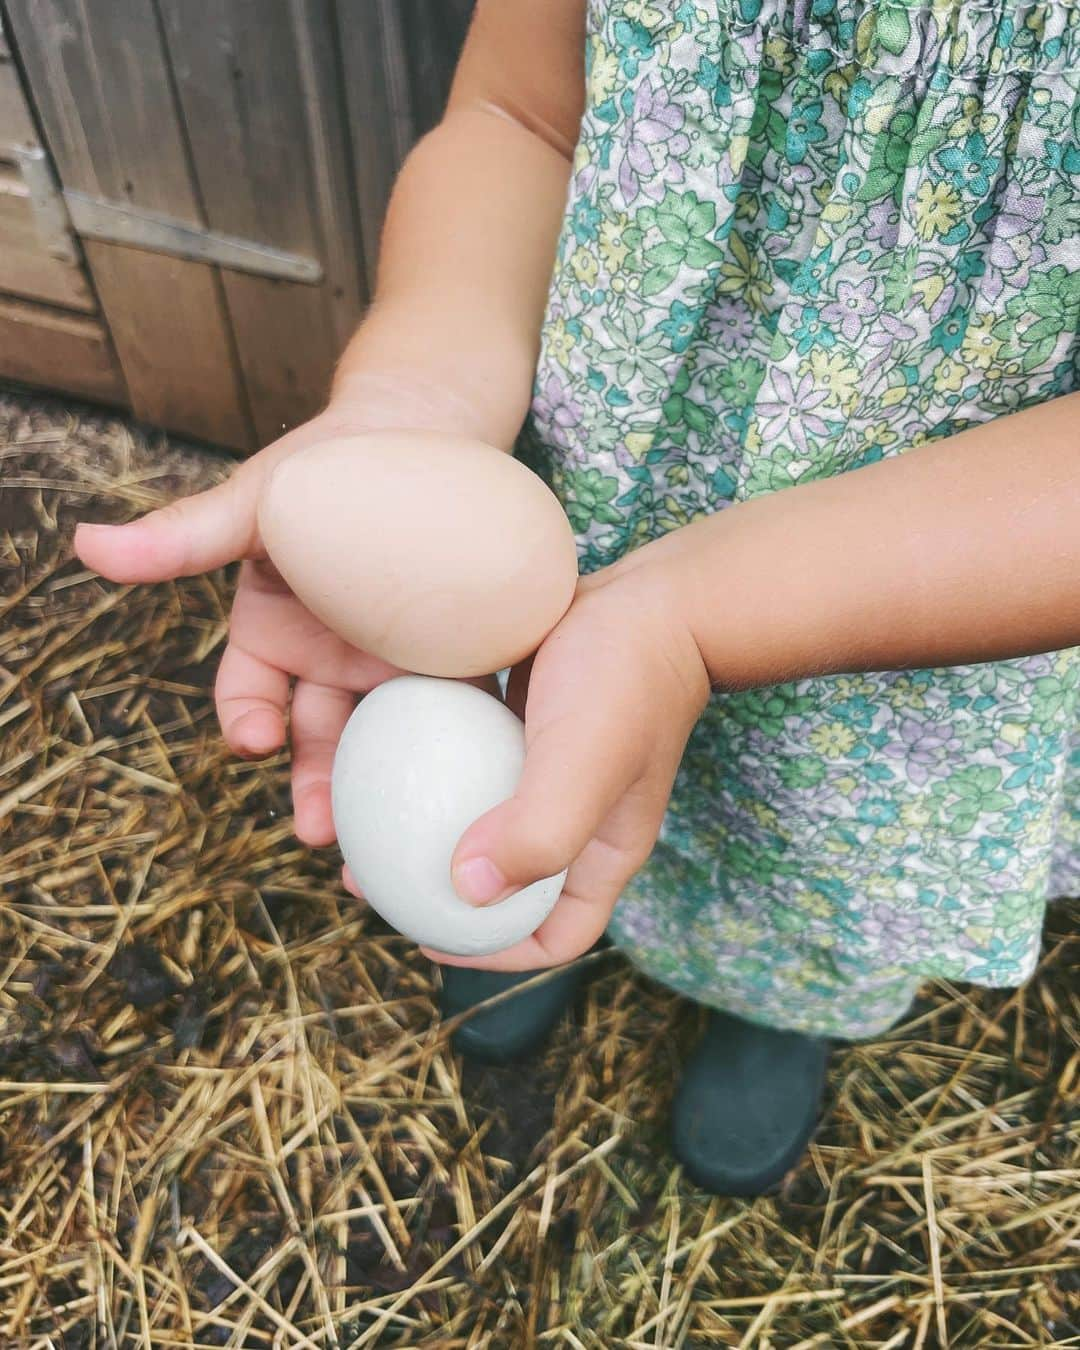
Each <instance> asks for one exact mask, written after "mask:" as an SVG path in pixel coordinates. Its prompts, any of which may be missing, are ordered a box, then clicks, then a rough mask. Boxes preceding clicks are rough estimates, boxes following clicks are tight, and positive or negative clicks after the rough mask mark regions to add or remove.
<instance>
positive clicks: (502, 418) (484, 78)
mask: <svg viewBox="0 0 1080 1350" xmlns="http://www.w3.org/2000/svg"><path fill="white" fill-rule="evenodd" d="M584 8H585V6H584V0H484V2H483V3H481V4H480V5H479V7H478V10H477V13H476V17H475V19H474V21H473V25H472V28H471V30H470V33H469V37H468V40H467V42H466V45H465V49H464V51H463V53H462V57H461V61H460V63H459V66H458V70H457V73H456V75H455V78H454V85H453V88H452V90H451V94H450V100H449V105H448V107H447V112H446V116H445V117H444V119H443V121H442V123H441V124H440V125H439V127H437V128H436V130H435V131H433V132H432V133H430V134H429V135H428V136H427V137H426V138H425V139H424V140H422V141H421V142H420V143H419V145H418V146H417V147H416V148H415V149H414V150H413V152H412V154H411V155H410V156H409V159H408V161H407V162H406V164H405V166H404V168H403V170H402V172H401V174H400V176H399V178H398V181H397V183H396V185H395V187H394V193H393V198H392V200H391V203H390V207H389V210H388V212H387V218H386V228H385V231H384V237H383V240H382V251H381V256H380V260H379V269H378V282H377V286H376V303H375V305H374V308H373V309H372V311H371V313H370V314H369V316H368V319H367V321H366V322H365V323H364V325H363V327H362V328H361V329H360V332H359V333H358V334H357V336H356V338H355V339H354V340H353V342H352V344H351V345H350V347H349V349H348V351H347V352H346V354H345V356H344V358H343V360H342V363H341V366H340V368H339V371H338V375H337V378H336V380H335V382H334V390H333V398H334V399H335V400H341V399H346V400H349V399H350V398H352V397H353V396H354V393H353V391H354V390H355V397H356V398H357V399H363V398H364V397H365V391H366V389H367V388H368V387H370V382H371V379H372V376H373V375H375V376H376V377H377V378H379V379H385V380H390V381H396V382H397V383H398V384H399V385H400V386H401V387H402V388H403V389H404V391H405V393H406V395H408V392H409V391H410V390H414V389H417V388H420V389H423V388H425V387H426V388H434V389H437V390H438V391H439V397H440V402H441V401H442V399H443V398H445V396H446V394H447V392H449V393H450V397H451V399H452V401H453V402H454V403H455V404H456V405H457V406H458V407H459V408H460V409H461V410H462V421H461V423H460V427H459V429H461V430H464V431H467V432H468V433H469V434H471V435H474V436H477V437H478V438H479V439H481V440H486V441H488V442H489V443H491V444H493V445H498V446H501V447H503V448H505V449H509V447H510V446H511V444H512V442H513V440H514V438H515V437H516V435H517V432H518V429H519V428H520V426H521V422H522V420H523V418H524V416H525V413H526V411H527V409H528V404H529V398H530V395H531V392H532V382H533V376H534V373H535V370H536V360H537V356H538V352H539V335H540V323H541V319H542V317H543V311H544V304H545V301H546V298H547V291H548V285H549V282H550V279H551V270H552V264H553V260H554V256H555V243H556V239H557V237H558V232H559V228H560V225H561V222H562V218H563V213H564V209H565V204H566V191H567V182H568V179H569V175H570V163H571V159H572V156H573V152H574V146H575V143H576V141H577V135H578V125H579V123H580V120H581V113H582V107H583V101H584V78H585V76H584V66H583V62H584V46H585V36H584ZM408 412H409V409H408V407H406V408H405V409H403V415H405V418H406V421H407V417H408ZM440 418H441V419H444V413H443V411H442V409H440ZM441 429H445V430H453V429H455V428H454V427H445V426H441Z"/></svg>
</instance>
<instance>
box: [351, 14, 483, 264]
mask: <svg viewBox="0 0 1080 1350" xmlns="http://www.w3.org/2000/svg"><path fill="white" fill-rule="evenodd" d="M471 12H472V0H365V2H364V3H363V4H356V3H354V0H337V20H338V31H339V33H340V44H341V60H342V65H343V67H344V71H345V93H346V102H347V106H348V113H349V126H350V131H351V139H352V148H353V172H354V175H355V178H356V195H357V202H358V205H359V211H360V229H361V234H362V237H363V244H364V260H365V265H366V268H367V275H368V281H369V285H370V284H371V282H372V280H373V279H374V275H375V266H376V262H377V257H378V243H379V234H380V232H381V230H382V222H383V215H384V213H385V210H386V203H387V200H388V198H389V196H390V189H391V187H392V185H393V181H394V178H395V177H396V175H397V171H398V169H399V168H400V167H401V162H402V160H403V159H404V158H405V156H406V155H407V154H408V152H409V150H410V148H411V147H412V145H413V144H414V143H415V141H416V140H417V138H418V137H419V136H421V135H423V133H424V132H425V131H428V130H430V128H431V127H432V126H434V125H435V123H436V122H437V121H438V120H439V117H440V116H441V115H442V110H443V107H444V105H445V102H446V95H447V93H448V92H449V89H450V81H451V78H452V76H453V72H454V66H455V65H456V63H457V57H458V52H459V50H460V47H461V42H462V40H463V39H464V36H465V30H466V28H467V26H468V19H469V15H470V14H471Z"/></svg>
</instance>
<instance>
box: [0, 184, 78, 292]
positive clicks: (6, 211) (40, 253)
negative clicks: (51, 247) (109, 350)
mask: <svg viewBox="0 0 1080 1350" xmlns="http://www.w3.org/2000/svg"><path fill="white" fill-rule="evenodd" d="M0 291H9V292H11V293H12V294H14V295H21V296H25V297H26V298H28V299H31V300H44V301H47V302H48V303H49V304H51V305H64V306H65V307H67V308H68V309H79V310H84V311H86V312H88V313H90V312H93V311H94V310H95V309H96V308H97V304H96V302H95V300H94V297H93V295H92V294H91V291H90V287H89V286H88V285H87V284H86V278H85V276H84V275H83V272H82V269H81V268H80V267H73V266H72V265H71V264H70V263H66V262H61V261H60V260H59V259H58V258H54V257H53V256H52V254H51V253H49V251H48V249H47V248H46V247H45V245H44V244H43V243H42V241H41V236H40V234H39V232H38V228H37V221H36V219H35V216H34V211H33V208H32V207H31V205H30V193H29V191H28V189H27V187H26V184H25V183H24V182H23V181H22V178H21V176H20V175H19V173H18V171H17V170H16V169H14V168H8V167H6V166H2V165H0Z"/></svg>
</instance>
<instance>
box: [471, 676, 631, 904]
mask: <svg viewBox="0 0 1080 1350" xmlns="http://www.w3.org/2000/svg"><path fill="white" fill-rule="evenodd" d="M612 731H613V728H612V726H611V725H610V716H609V715H608V713H607V711H606V710H605V709H603V707H602V705H601V704H600V702H599V701H597V703H596V705H595V706H594V707H593V708H590V709H582V710H581V714H580V715H579V716H575V717H574V718H572V719H571V718H562V719H558V720H555V721H552V722H551V723H550V724H549V725H548V726H547V727H545V728H544V729H543V730H542V731H541V732H540V733H539V734H537V735H535V736H534V738H533V739H532V742H531V744H530V746H529V750H528V753H527V755H526V759H525V769H524V772H523V774H522V777H521V782H520V783H519V785H518V790H517V792H516V793H515V794H514V796H513V797H511V798H509V799H508V800H507V801H505V802H502V803H500V805H498V806H496V807H494V808H493V809H492V810H491V811H489V812H488V813H487V814H486V815H484V816H481V817H480V819H479V820H478V821H476V823H475V824H473V825H471V826H470V827H469V829H468V830H466V832H465V834H464V835H463V836H462V838H461V841H460V842H459V844H458V846H457V849H456V850H455V852H454V858H453V863H452V866H451V874H452V877H453V882H454V889H455V890H456V891H457V893H458V894H459V895H460V896H461V898H462V899H463V900H468V901H469V902H470V903H471V904H474V905H488V904H493V903H495V902H496V901H498V900H502V899H505V897H506V896H508V895H511V894H513V892H514V891H518V890H520V889H521V888H522V887H523V886H528V885H530V884H531V883H532V882H534V881H539V880H540V879H541V878H542V877H550V876H555V875H557V874H558V873H559V872H562V871H564V870H565V869H566V868H568V867H569V866H570V865H571V863H573V862H574V860H575V859H576V858H577V857H578V856H579V854H581V853H582V852H583V851H584V849H585V847H586V846H587V845H588V843H589V842H590V840H592V838H593V837H594V835H595V834H596V833H597V831H598V830H599V829H600V826H601V825H602V824H603V821H604V819H605V817H606V816H607V815H608V813H609V812H610V811H611V809H612V807H614V805H615V804H616V802H618V800H619V799H620V797H622V795H623V793H624V792H625V791H626V790H627V789H628V787H630V785H631V784H632V783H633V782H634V780H635V778H636V769H637V766H636V763H635V762H634V754H635V751H634V747H633V737H630V736H627V735H626V734H625V729H624V732H623V734H622V735H621V736H618V737H614V736H613V735H612Z"/></svg>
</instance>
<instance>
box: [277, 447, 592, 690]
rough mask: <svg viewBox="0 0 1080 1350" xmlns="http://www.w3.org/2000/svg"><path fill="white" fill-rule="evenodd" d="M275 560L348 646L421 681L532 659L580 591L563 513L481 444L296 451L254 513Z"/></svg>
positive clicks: (536, 482) (506, 458) (520, 471)
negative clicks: (413, 673)
mask: <svg viewBox="0 0 1080 1350" xmlns="http://www.w3.org/2000/svg"><path fill="white" fill-rule="evenodd" d="M259 527H260V531H261V534H262V538H263V541H264V543H265V546H266V549H267V552H268V554H269V556H270V559H271V561H272V562H273V563H274V565H275V566H276V567H277V569H278V571H279V572H280V573H281V575H282V576H283V577H284V578H285V580H286V581H287V582H288V584H289V585H290V586H291V587H292V589H293V591H294V592H295V593H296V594H297V595H298V596H299V598H300V599H301V600H302V601H303V602H304V604H305V605H306V606H307V607H308V609H310V610H311V612H312V613H313V614H315V615H317V616H318V617H319V618H320V619H321V620H322V621H323V622H324V623H325V624H326V625H327V627H328V628H331V629H332V630H333V631H334V632H335V633H337V634H339V635H340V636H341V637H343V638H345V639H346V640H347V641H348V642H350V643H352V644H353V645H354V646H356V647H359V648H361V649H363V650H364V651H367V652H370V653H372V654H373V655H375V656H379V657H381V658H382V659H383V660H385V661H389V662H390V663H391V664H392V665H395V666H398V667H400V668H401V669H403V670H409V671H416V672H418V673H420V674H425V675H444V676H468V675H486V674H490V673H491V672H493V671H496V670H501V669H503V668H504V667H506V666H510V665H513V664H514V663H515V662H517V661H520V660H522V659H523V658H524V657H526V656H528V655H529V654H530V653H532V652H533V651H535V650H536V648H537V647H538V646H539V645H540V643H541V642H542V641H543V640H544V638H545V637H546V636H547V635H548V633H549V632H550V631H551V629H552V628H554V626H555V625H556V623H558V621H559V619H560V618H562V616H563V614H564V613H565V612H566V610H567V608H568V607H569V605H570V601H571V599H572V598H573V594H574V587H575V585H576V582H577V555H576V550H575V546H574V539H573V534H572V532H571V529H570V524H569V522H568V520H567V518H566V515H565V513H564V511H563V509H562V507H561V505H560V504H559V502H558V501H557V499H556V498H555V496H554V495H553V494H552V493H551V492H550V491H549V490H548V488H547V486H546V485H545V483H544V482H543V480H542V479H540V478H539V477H538V476H537V475H536V474H534V473H533V472H532V471H531V470H529V469H527V468H526V467H525V466H524V465H523V464H521V463H519V462H518V461H517V460H515V459H513V458H512V457H511V456H510V455H508V454H505V453H504V452H503V451H501V450H497V449H495V448H494V447H493V446H490V445H485V444H483V443H482V442H480V441H473V440H466V439H464V438H462V437H454V436H444V435H441V434H437V433H435V432H427V431H395V432H377V433H376V432H370V433H365V434H364V435H357V436H349V437H343V438H340V439H337V440H333V441H325V442H321V443H320V444H318V445H315V446H311V447H308V448H305V449H302V450H299V451H297V452H296V453H295V454H293V455H291V456H289V458H288V459H285V460H283V461H282V462H281V463H280V464H279V465H278V466H277V467H276V468H275V469H274V471H273V473H272V474H271V476H270V479H269V481H268V483H267V485H266V487H265V489H264V491H263V494H262V498H261V500H260V503H259Z"/></svg>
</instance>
